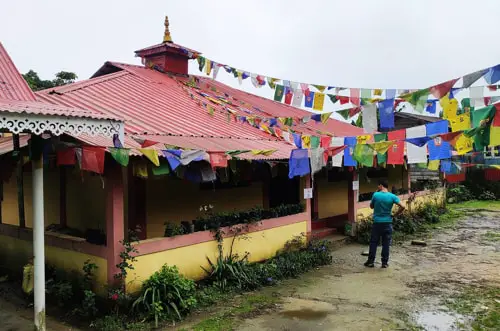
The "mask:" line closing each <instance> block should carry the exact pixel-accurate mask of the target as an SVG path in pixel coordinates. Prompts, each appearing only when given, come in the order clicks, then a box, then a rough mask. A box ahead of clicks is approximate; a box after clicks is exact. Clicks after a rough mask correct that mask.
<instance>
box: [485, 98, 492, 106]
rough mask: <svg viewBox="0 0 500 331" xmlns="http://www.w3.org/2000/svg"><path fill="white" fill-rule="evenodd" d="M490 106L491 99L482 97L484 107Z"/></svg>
mask: <svg viewBox="0 0 500 331" xmlns="http://www.w3.org/2000/svg"><path fill="white" fill-rule="evenodd" d="M490 104H491V97H484V105H485V106H489V105H490Z"/></svg>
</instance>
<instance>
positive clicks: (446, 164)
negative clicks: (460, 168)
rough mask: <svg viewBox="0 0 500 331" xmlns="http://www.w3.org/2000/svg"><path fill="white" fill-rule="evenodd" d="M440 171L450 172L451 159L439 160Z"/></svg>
mask: <svg viewBox="0 0 500 331" xmlns="http://www.w3.org/2000/svg"><path fill="white" fill-rule="evenodd" d="M441 172H444V173H450V172H451V161H450V160H442V161H441Z"/></svg>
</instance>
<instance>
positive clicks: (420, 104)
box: [415, 94, 428, 113]
mask: <svg viewBox="0 0 500 331" xmlns="http://www.w3.org/2000/svg"><path fill="white" fill-rule="evenodd" d="M427 97H428V95H427V94H425V95H422V96H421V97H420V98H419V99H418V100H417V104H416V105H415V110H416V111H418V112H419V113H422V112H423V111H424V109H425V107H426V106H427Z"/></svg>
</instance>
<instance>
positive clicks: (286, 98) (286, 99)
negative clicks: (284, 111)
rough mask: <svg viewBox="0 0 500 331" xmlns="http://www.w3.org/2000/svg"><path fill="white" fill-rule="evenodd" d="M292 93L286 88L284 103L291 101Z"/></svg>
mask: <svg viewBox="0 0 500 331" xmlns="http://www.w3.org/2000/svg"><path fill="white" fill-rule="evenodd" d="M292 99H293V93H292V90H288V92H287V94H285V103H286V104H287V105H290V104H291V103H292Z"/></svg>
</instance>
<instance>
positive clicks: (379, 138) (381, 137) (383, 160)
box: [374, 133, 392, 165]
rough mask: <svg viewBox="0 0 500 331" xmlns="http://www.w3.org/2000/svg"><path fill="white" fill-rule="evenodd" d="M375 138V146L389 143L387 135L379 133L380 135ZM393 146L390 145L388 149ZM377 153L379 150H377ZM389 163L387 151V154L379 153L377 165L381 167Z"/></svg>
mask: <svg viewBox="0 0 500 331" xmlns="http://www.w3.org/2000/svg"><path fill="white" fill-rule="evenodd" d="M374 138H375V144H377V143H382V142H386V141H387V133H379V134H376V135H375V136H374ZM391 145H392V143H391V144H389V146H387V149H388V148H389V147H390V146H391ZM376 151H377V150H376ZM386 162H387V150H386V151H385V152H383V153H382V152H379V151H377V163H378V164H379V165H380V164H384V163H386Z"/></svg>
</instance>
